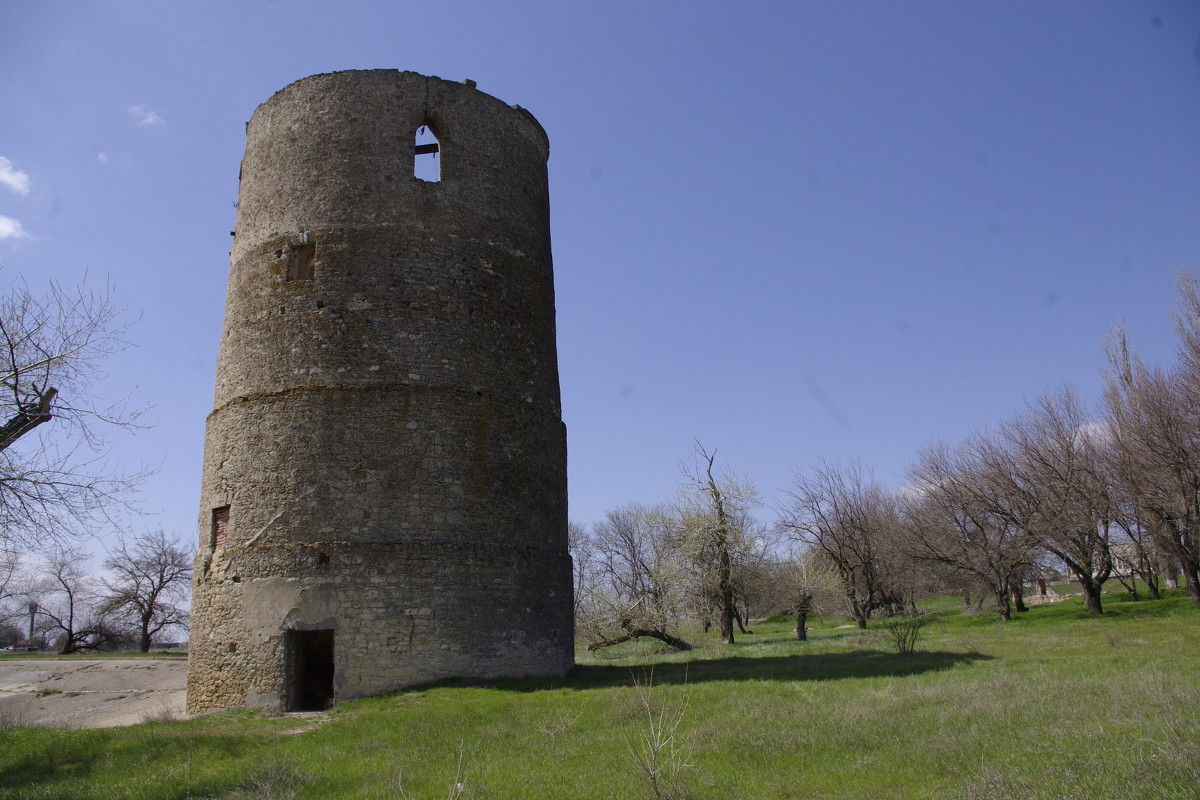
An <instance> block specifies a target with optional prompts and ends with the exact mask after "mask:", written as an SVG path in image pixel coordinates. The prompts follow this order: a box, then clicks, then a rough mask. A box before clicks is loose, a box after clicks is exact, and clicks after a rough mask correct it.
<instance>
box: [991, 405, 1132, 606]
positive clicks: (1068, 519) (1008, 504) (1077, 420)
mask: <svg viewBox="0 0 1200 800" xmlns="http://www.w3.org/2000/svg"><path fill="white" fill-rule="evenodd" d="M1105 436H1106V435H1105V434H1104V433H1103V431H1102V429H1101V428H1099V427H1097V426H1096V425H1094V424H1093V423H1092V421H1091V419H1090V418H1089V416H1088V413H1087V410H1086V408H1085V406H1084V404H1083V403H1082V401H1081V400H1080V399H1079V397H1078V396H1077V395H1076V394H1075V392H1074V391H1072V390H1071V389H1069V388H1062V389H1059V390H1057V391H1054V392H1049V393H1047V394H1045V395H1043V396H1042V397H1040V398H1039V399H1038V400H1037V402H1035V403H1033V404H1031V405H1030V406H1029V407H1028V408H1027V409H1026V410H1025V411H1024V412H1023V413H1021V414H1018V415H1016V416H1015V417H1013V418H1011V419H1010V420H1008V421H1007V422H1005V423H1004V424H1003V425H1002V426H1001V429H1000V442H999V446H1000V447H1001V448H1004V449H1006V450H1007V451H1008V452H1007V454H1005V455H1006V457H1004V458H1000V459H996V458H992V459H989V460H988V461H987V463H986V465H985V468H984V470H983V471H982V473H981V474H980V477H981V478H982V480H984V481H985V482H987V483H990V484H991V486H993V487H995V490H994V491H992V492H991V495H992V498H993V503H992V505H993V508H994V510H995V511H997V512H998V513H1000V514H1002V515H1004V516H1007V517H1008V519H1009V521H1010V522H1011V523H1012V524H1013V525H1014V526H1016V527H1017V528H1019V529H1021V530H1023V531H1024V532H1025V534H1026V535H1027V536H1029V537H1031V539H1032V540H1033V543H1034V544H1036V545H1037V546H1039V547H1041V548H1044V549H1045V550H1047V551H1048V552H1049V553H1051V554H1053V555H1054V556H1055V557H1057V558H1058V559H1059V560H1061V561H1062V562H1063V564H1065V565H1066V567H1067V569H1068V570H1070V572H1071V573H1072V574H1073V575H1074V576H1075V580H1076V581H1078V583H1079V585H1080V587H1082V589H1083V594H1084V602H1085V604H1086V606H1087V610H1088V612H1089V613H1091V614H1100V613H1102V612H1103V609H1102V606H1101V599H1100V598H1101V590H1102V587H1103V586H1104V581H1106V580H1107V579H1108V578H1109V576H1111V575H1112V568H1113V563H1112V551H1111V549H1110V547H1109V528H1110V525H1111V522H1112V519H1113V516H1114V511H1115V509H1114V506H1115V504H1114V502H1113V497H1112V492H1111V491H1110V488H1109V481H1108V475H1107V474H1106V472H1105V469H1104V459H1103V446H1104V439H1105Z"/></svg>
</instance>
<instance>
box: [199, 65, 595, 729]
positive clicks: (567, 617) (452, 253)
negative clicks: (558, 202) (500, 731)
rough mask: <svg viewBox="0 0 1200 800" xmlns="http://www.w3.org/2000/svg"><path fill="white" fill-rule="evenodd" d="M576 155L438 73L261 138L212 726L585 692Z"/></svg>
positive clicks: (269, 124) (202, 648) (260, 119)
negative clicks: (562, 223)
mask: <svg viewBox="0 0 1200 800" xmlns="http://www.w3.org/2000/svg"><path fill="white" fill-rule="evenodd" d="M548 155H549V143H548V141H547V138H546V134H545V131H543V130H542V127H541V126H540V125H539V124H538V122H537V120H535V119H534V118H533V116H532V115H530V114H529V113H528V112H527V111H525V110H523V109H521V108H519V107H517V106H509V105H506V104H505V103H502V102H501V101H499V100H497V99H496V98H494V97H491V96H489V95H486V94H484V93H482V92H480V91H478V90H476V89H475V87H474V83H472V82H470V81H468V82H466V83H452V82H449V81H444V80H441V79H439V78H430V77H425V76H422V75H417V74H415V73H411V72H396V71H393V70H371V71H361V72H338V73H333V74H328V75H315V76H312V77H309V78H305V79H303V80H300V81H297V82H296V83H293V84H291V85H290V86H288V87H286V88H284V89H283V90H281V91H279V92H278V93H276V94H275V95H274V96H273V97H272V98H271V99H270V100H268V101H267V102H265V103H263V104H262V105H261V106H259V107H258V109H257V110H256V111H255V112H254V115H253V116H252V117H251V119H250V122H249V123H248V124H247V126H246V154H245V158H244V160H243V162H242V171H241V185H240V189H239V196H238V211H237V227H236V232H235V237H234V243H233V251H232V253H231V266H230V274H229V290H228V298H227V302H226V308H225V327H224V333H223V335H222V340H221V350H220V357H219V360H218V364H217V377H216V397H215V402H214V408H213V412H212V414H211V415H210V416H209V418H208V426H207V432H206V439H205V448H204V477H203V485H202V490H201V512H200V530H201V535H200V547H199V555H198V557H197V560H196V570H195V578H194V593H193V600H192V630H191V650H190V656H189V664H188V708H189V710H190V711H192V712H199V711H208V710H213V709H219V708H229V707H233V706H242V705H248V706H253V707H264V708H272V709H278V710H293V709H295V710H299V709H313V708H323V707H327V706H328V705H330V704H332V703H333V702H335V701H336V700H338V699H348V698H352V697H361V696H365V695H372V694H381V693H384V692H388V691H391V690H395V689H397V688H400V687H403V686H410V685H413V684H419V683H424V682H428V681H433V680H437V679H440V678H447V677H468V678H495V677H519V676H558V675H562V674H564V673H565V672H566V671H567V670H568V669H570V667H571V665H572V663H573V652H574V650H573V629H572V602H571V587H572V582H571V566H570V559H569V557H568V555H567V518H566V433H565V429H564V427H563V424H562V421H561V412H560V408H559V389H558V364H557V355H556V351H555V330H554V284H553V276H552V270H551V259H550V227H549V198H548V189H547V178H546V159H547V157H548ZM422 162H430V164H429V165H428V166H425V167H423V166H422ZM434 164H436V166H434ZM421 169H425V172H424V173H422V172H421ZM418 175H420V176H421V177H418Z"/></svg>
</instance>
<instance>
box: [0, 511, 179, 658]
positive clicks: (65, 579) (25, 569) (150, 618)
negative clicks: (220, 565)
mask: <svg viewBox="0 0 1200 800" xmlns="http://www.w3.org/2000/svg"><path fill="white" fill-rule="evenodd" d="M89 560H90V555H89V554H88V553H85V552H83V551H82V550H81V549H79V548H78V547H60V548H56V549H54V550H52V551H51V552H50V553H48V554H46V555H43V556H26V555H22V554H19V553H16V552H14V551H11V550H10V551H7V552H5V553H3V554H2V555H0V647H7V646H13V645H18V646H19V645H24V646H28V647H38V648H41V649H49V648H54V649H56V650H58V651H59V652H60V653H77V652H81V651H84V650H117V649H121V650H123V649H129V648H131V647H132V648H136V649H139V650H141V651H142V652H147V651H149V650H150V647H151V645H152V644H153V643H155V642H156V641H159V642H161V641H162V640H163V639H164V638H170V637H175V636H177V635H179V634H180V633H182V632H186V629H187V624H188V612H187V600H188V593H189V591H190V584H191V574H192V556H191V553H189V552H188V550H187V549H186V548H185V547H183V546H182V545H181V544H180V543H179V542H178V541H177V540H176V539H174V538H173V537H171V536H169V535H167V534H166V533H164V532H162V531H156V532H153V533H147V534H144V535H142V536H138V537H135V538H131V539H122V540H121V541H120V542H119V544H118V545H117V546H116V547H115V548H114V549H113V550H112V552H111V553H110V554H109V556H108V558H107V559H105V561H104V572H103V574H101V575H92V574H90V573H89V572H88V569H87V567H88V562H89Z"/></svg>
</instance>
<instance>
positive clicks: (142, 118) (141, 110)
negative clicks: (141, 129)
mask: <svg viewBox="0 0 1200 800" xmlns="http://www.w3.org/2000/svg"><path fill="white" fill-rule="evenodd" d="M129 113H130V114H133V115H134V116H135V117H137V124H138V125H139V126H148V125H162V124H163V123H164V122H166V120H164V119H163V118H162V117H160V116H159V115H158V112H156V111H151V110H150V109H148V108H146V107H145V106H130V107H129Z"/></svg>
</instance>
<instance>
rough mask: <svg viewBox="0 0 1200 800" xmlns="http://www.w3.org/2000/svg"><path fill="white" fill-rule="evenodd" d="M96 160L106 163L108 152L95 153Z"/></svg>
mask: <svg viewBox="0 0 1200 800" xmlns="http://www.w3.org/2000/svg"><path fill="white" fill-rule="evenodd" d="M96 160H97V161H98V162H100V163H101V164H107V163H108V153H96Z"/></svg>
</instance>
